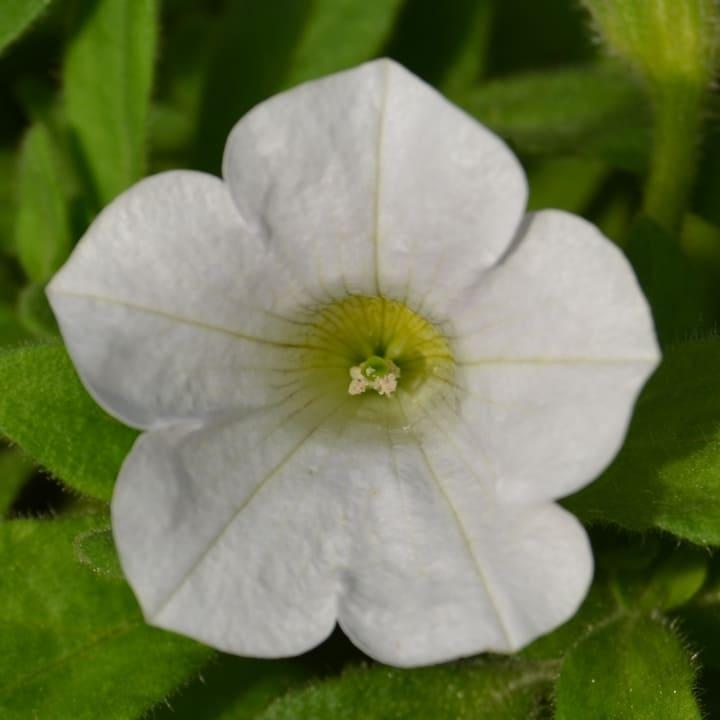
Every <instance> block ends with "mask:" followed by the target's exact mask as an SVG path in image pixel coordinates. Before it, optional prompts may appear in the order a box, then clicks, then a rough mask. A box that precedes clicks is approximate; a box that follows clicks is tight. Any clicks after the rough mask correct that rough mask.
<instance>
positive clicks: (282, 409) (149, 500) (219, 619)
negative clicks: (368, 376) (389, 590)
mask: <svg viewBox="0 0 720 720" xmlns="http://www.w3.org/2000/svg"><path fill="white" fill-rule="evenodd" d="M336 412H337V399H336V398H334V399H332V400H328V399H327V398H326V399H322V398H318V399H316V400H315V401H312V402H310V401H309V399H308V397H307V396H306V395H305V396H295V397H293V398H289V399H288V400H287V401H286V402H285V403H284V404H283V405H282V406H278V407H277V408H275V409H274V410H264V411H256V412H253V413H251V414H250V415H248V416H247V417H246V418H242V419H236V420H233V421H228V422H226V423H223V424H221V425H218V426H214V427H208V428H205V429H200V430H197V431H195V432H189V433H188V431H187V430H186V431H183V430H166V431H157V432H150V433H148V434H146V435H143V436H142V437H141V438H140V440H139V441H138V443H137V444H136V446H135V448H134V449H133V451H132V453H131V454H130V455H129V457H128V459H127V460H126V462H125V464H124V465H123V468H122V471H121V474H120V477H119V479H118V484H117V488H116V491H115V496H114V498H113V504H112V517H113V532H114V535H115V540H116V543H117V547H118V551H119V553H120V558H121V562H122V565H123V569H124V571H125V574H126V576H127V578H128V580H129V582H130V584H131V585H132V587H133V589H134V590H135V593H136V595H137V596H138V599H139V600H140V604H141V606H142V608H143V611H144V613H145V617H146V619H147V620H148V622H150V623H152V624H153V625H157V626H159V627H164V628H168V629H171V630H175V631H178V632H181V633H183V634H185V635H189V636H190V637H194V638H196V639H198V640H200V641H202V642H205V643H208V644H210V645H212V646H214V647H216V648H219V649H221V650H226V651H229V652H235V653H238V654H243V655H252V656H256V657H278V656H286V655H293V654H297V653H300V652H302V651H304V650H307V649H309V648H311V647H313V646H314V645H316V644H318V643H319V642H321V641H322V640H323V639H324V638H325V637H326V636H327V635H328V634H329V633H330V632H331V631H332V629H333V627H334V625H335V618H336V597H337V582H338V580H337V572H336V570H337V567H338V565H339V564H340V563H341V562H342V560H343V556H344V555H346V552H345V550H344V546H343V539H342V538H343V532H342V530H343V523H344V522H345V518H344V516H343V509H342V508H343V502H347V501H349V499H350V496H349V495H348V488H347V487H346V486H345V485H344V484H342V483H337V482H336V481H335V475H336V469H337V468H336V463H337V458H336V457H335V456H334V454H333V453H331V452H329V450H328V447H329V446H330V445H332V443H333V442H334V441H333V439H332V438H330V439H329V440H328V438H327V435H328V434H331V435H333V436H334V435H336V434H337V433H338V432H339V430H338V428H337V427H336V426H335V425H334V424H333V419H334V413H336ZM323 423H325V424H324V425H323Z"/></svg>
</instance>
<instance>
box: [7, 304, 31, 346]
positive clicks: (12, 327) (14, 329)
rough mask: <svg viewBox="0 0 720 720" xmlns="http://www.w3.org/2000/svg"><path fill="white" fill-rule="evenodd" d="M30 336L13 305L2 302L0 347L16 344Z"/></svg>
mask: <svg viewBox="0 0 720 720" xmlns="http://www.w3.org/2000/svg"><path fill="white" fill-rule="evenodd" d="M29 337H30V333H29V332H28V331H27V330H26V328H25V327H24V326H23V324H22V322H21V321H20V319H19V317H18V316H17V313H16V312H15V309H14V308H13V307H12V305H10V304H9V303H3V302H0V347H2V346H7V345H16V344H18V343H20V342H21V341H23V340H27V339H28V338H29Z"/></svg>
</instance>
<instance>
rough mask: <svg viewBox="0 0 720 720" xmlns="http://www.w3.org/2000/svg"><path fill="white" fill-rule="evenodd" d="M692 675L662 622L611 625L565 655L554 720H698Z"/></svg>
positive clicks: (684, 655) (687, 661) (682, 650)
mask: <svg viewBox="0 0 720 720" xmlns="http://www.w3.org/2000/svg"><path fill="white" fill-rule="evenodd" d="M694 679H695V678H694V672H693V668H692V666H691V663H690V659H689V658H688V654H687V652H686V650H685V648H684V647H683V645H682V643H681V642H680V640H679V639H678V638H677V636H676V635H675V634H674V632H673V631H672V630H671V629H670V628H669V627H667V626H666V625H665V624H663V623H662V622H660V621H658V620H652V619H649V618H642V619H640V618H638V619H624V620H621V621H618V622H613V623H609V624H608V625H606V626H604V627H600V628H598V629H597V630H596V631H595V632H593V633H592V634H591V635H589V636H588V637H587V638H585V639H584V640H583V641H582V642H580V643H578V645H576V646H575V647H574V648H573V649H572V650H571V651H570V652H569V653H568V655H567V657H566V658H565V661H564V662H563V665H562V669H561V672H560V679H559V681H558V684H557V688H556V715H555V717H556V720H577V718H583V720H612V719H614V718H618V720H619V719H620V718H633V720H658V718H673V720H700V718H701V715H700V711H699V709H698V706H697V703H696V702H695V698H694V697H693V685H694Z"/></svg>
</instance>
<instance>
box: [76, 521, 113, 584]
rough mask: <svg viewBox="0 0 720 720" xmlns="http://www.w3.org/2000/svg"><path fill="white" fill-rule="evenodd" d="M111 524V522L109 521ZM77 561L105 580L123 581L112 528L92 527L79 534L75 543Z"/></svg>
mask: <svg viewBox="0 0 720 720" xmlns="http://www.w3.org/2000/svg"><path fill="white" fill-rule="evenodd" d="M108 522H109V521H108ZM73 546H74V548H75V559H76V560H77V561H78V562H79V563H80V564H81V565H84V566H85V567H87V568H89V569H90V570H92V572H94V573H96V574H97V575H100V576H101V577H105V578H114V579H115V580H123V579H124V575H123V571H122V568H121V567H120V559H119V558H118V555H117V550H116V549H115V543H114V541H113V536H112V530H111V529H110V526H109V525H108V526H107V527H103V526H102V525H100V526H99V527H92V528H90V529H89V530H85V531H84V532H81V533H79V534H78V535H77V536H76V537H75V540H74V541H73Z"/></svg>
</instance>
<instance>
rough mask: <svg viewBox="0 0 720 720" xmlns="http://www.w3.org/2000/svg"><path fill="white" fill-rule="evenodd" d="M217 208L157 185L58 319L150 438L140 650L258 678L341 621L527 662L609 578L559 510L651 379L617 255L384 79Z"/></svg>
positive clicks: (134, 562)
mask: <svg viewBox="0 0 720 720" xmlns="http://www.w3.org/2000/svg"><path fill="white" fill-rule="evenodd" d="M223 175H224V180H220V179H218V178H215V177H212V176H210V175H205V174H202V173H198V172H188V171H176V172H167V173H163V174H160V175H157V176H155V177H151V178H148V179H146V180H143V181H142V182H140V183H138V184H137V185H136V186H135V187H133V188H131V189H130V190H128V191H127V192H125V193H124V194H123V195H122V196H120V197H119V198H117V199H116V200H115V201H114V202H113V203H112V204H111V205H110V206H109V207H108V208H107V209H106V210H105V211H104V212H103V213H102V214H101V215H100V216H99V217H98V219H97V220H96V221H95V222H94V223H93V225H92V227H91V228H90V229H89V230H88V232H87V234H86V236H85V237H84V238H83V240H82V241H81V242H80V244H79V245H78V247H77V249H76V251H75V253H74V254H73V256H72V258H71V259H70V260H69V261H68V263H67V265H66V266H65V267H64V268H63V269H62V270H61V271H60V272H59V273H58V275H57V276H56V277H55V278H54V280H53V282H52V284H51V286H50V288H49V297H50V300H51V303H52V306H53V308H54V310H55V313H56V314H57V317H58V319H59V321H60V326H61V328H62V332H63V335H64V337H65V340H66V342H67V346H68V348H69V350H70V353H71V354H72V357H73V358H74V361H75V363H76V364H77V367H78V370H79V372H80V375H81V377H82V378H83V381H84V382H85V384H86V386H87V388H88V390H89V391H90V392H91V393H92V394H93V396H94V397H95V398H96V399H97V401H98V402H99V403H100V404H101V405H103V407H105V408H107V409H108V410H109V411H110V412H111V413H112V414H114V415H115V416H116V417H118V418H120V419H122V420H124V421H125V422H126V423H128V424H130V425H133V426H135V427H138V428H142V429H143V430H146V432H145V433H144V434H143V435H142V436H141V437H140V438H139V440H138V441H137V443H136V445H135V447H134V448H133V450H132V452H131V453H130V455H129V457H128V458H127V460H126V461H125V464H124V465H123V468H122V471H121V473H120V477H119V478H118V482H117V488H116V491H115V497H114V499H113V504H112V516H113V528H114V533H115V538H116V541H117V545H118V548H119V552H120V556H121V560H122V564H123V567H124V570H125V572H126V574H127V577H128V579H129V581H130V583H131V585H132V587H133V588H134V590H135V592H136V594H137V596H138V598H139V600H140V603H141V605H142V608H143V610H144V613H145V616H146V618H147V620H148V622H150V623H152V624H154V625H157V626H160V627H164V628H169V629H171V630H175V631H178V632H181V633H184V634H186V635H189V636H192V637H194V638H197V639H199V640H201V641H203V642H205V643H209V644H210V645H214V646H215V647H218V648H220V649H222V650H226V651H229V652H234V653H239V654H243V655H254V656H261V657H278V656H285V655H293V654H295V653H300V652H303V651H305V650H307V649H308V648H311V647H313V646H314V645H316V644H318V643H319V642H321V641H322V640H323V639H324V638H325V637H326V636H327V635H328V634H329V633H330V632H331V631H332V630H333V627H334V626H335V623H336V621H337V622H338V623H339V624H340V626H341V627H342V628H343V630H344V631H345V633H346V634H347V635H348V636H349V637H350V638H351V639H352V640H353V642H354V643H356V644H357V645H358V646H359V647H360V648H362V649H363V650H365V651H366V652H367V653H368V654H370V655H372V656H373V657H375V658H377V659H379V660H381V661H385V662H387V663H391V664H394V665H401V666H405V665H407V666H409V665H421V664H427V663H433V662H438V661H443V660H448V659H450V658H456V657H459V656H464V655H469V654H473V653H477V652H479V651H482V650H493V651H500V652H505V651H512V650H515V649H517V648H519V647H521V646H523V645H525V644H526V643H528V642H529V641H530V640H532V639H533V638H534V637H536V636H538V635H540V634H542V633H545V632H547V631H549V630H550V629H552V628H553V627H555V626H556V625H558V624H559V623H562V622H563V621H565V620H566V619H567V618H569V617H570V616H571V615H572V614H573V613H574V612H575V610H576V608H577V607H578V604H579V603H580V602H581V600H582V598H583V596H584V594H585V592H586V590H587V587H588V584H589V582H590V579H591V575H592V555H591V552H590V548H589V545H588V541H587V538H586V535H585V532H584V531H583V529H582V527H581V525H580V524H579V523H578V522H577V520H576V519H575V518H574V517H573V516H571V515H570V514H569V513H567V512H566V511H564V510H563V509H561V508H560V507H558V506H557V505H555V504H554V503H553V502H552V501H553V499H555V498H558V497H561V496H563V495H566V494H568V493H570V492H572V491H574V490H576V489H578V488H580V487H582V486H583V485H585V484H587V483H588V482H590V481H591V480H592V479H593V478H594V477H595V476H596V475H597V474H598V473H599V472H600V471H601V470H602V469H603V468H604V467H605V466H606V465H607V463H608V462H609V461H610V459H611V458H612V457H613V455H614V454H615V453H616V451H617V450H618V448H619V446H620V444H621V442H622V438H623V435H624V432H625V429H626V426H627V424H628V419H629V416H630V413H631V410H632V406H633V403H634V400H635V398H636V395H637V393H638V392H639V389H640V387H641V386H642V384H643V383H644V381H645V380H646V379H647V377H648V376H649V374H650V373H651V372H652V370H653V369H654V367H655V366H656V364H657V362H658V349H657V346H656V341H655V338H654V333H653V327H652V322H651V318H650V314H649V312H648V307H647V305H646V302H645V300H644V298H643V297H642V294H641V293H640V291H639V289H638V285H637V283H636V280H635V278H634V276H633V273H632V271H631V270H630V268H629V266H628V264H627V262H626V261H625V259H624V258H623V256H622V254H621V253H620V252H619V251H618V250H617V249H616V248H615V247H614V246H613V245H612V244H611V243H610V242H608V241H607V240H606V239H605V238H603V237H602V235H601V234H600V233H599V232H598V230H596V229H595V228H594V227H593V226H592V225H590V224H588V223H587V222H585V221H584V220H582V219H580V218H578V217H575V216H572V215H569V214H567V213H563V212H559V211H553V210H550V211H545V212H540V213H536V214H533V215H529V216H525V217H524V218H523V212H524V207H525V201H526V193H527V191H526V181H525V177H524V175H523V172H522V169H521V167H520V165H519V164H518V162H517V160H516V159H515V158H514V156H513V155H512V154H511V153H510V151H509V150H508V149H507V148H506V146H505V145H504V144H503V143H502V142H501V141H500V140H499V139H498V138H497V137H495V136H494V135H493V134H492V133H490V132H489V131H488V130H486V129H485V128H484V127H482V126H481V125H479V124H477V123H476V122H475V121H473V120H472V119H470V118H469V117H467V116H466V115H464V114H463V113H462V112H461V111H459V110H458V109H456V108H455V107H453V106H452V105H450V104H449V103H448V102H446V101H445V100H444V99H443V98H442V97H441V96H440V95H438V94H437V93H436V92H435V91H434V90H432V89H431V88H430V87H428V86H427V85H426V84H424V83H423V82H421V81H420V80H418V79H417V78H416V77H414V76H413V75H411V74H410V73H408V72H407V71H406V70H404V69H403V68H401V67H399V66H398V65H396V64H394V63H392V62H389V61H387V60H384V61H378V62H373V63H369V64H366V65H363V66H361V67H359V68H357V69H354V70H351V71H349V72H344V73H340V74H338V75H334V76H331V77H327V78H324V79H322V80H319V81H317V82H312V83H308V84H306V85H303V86H301V87H299V88H296V89H294V90H292V91H290V92H287V93H284V94H282V95H278V96H277V97H274V98H272V99H270V100H268V101H267V102H264V103H262V104H261V105H259V106H258V107H256V108H255V109H254V110H252V111H251V112H250V113H248V115H247V116H246V117H244V118H243V119H242V120H241V121H240V122H239V123H238V124H237V126H236V127H235V129H234V130H233V131H232V133H231V135H230V138H229V140H228V143H227V147H226V150H225V157H224V163H223Z"/></svg>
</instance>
